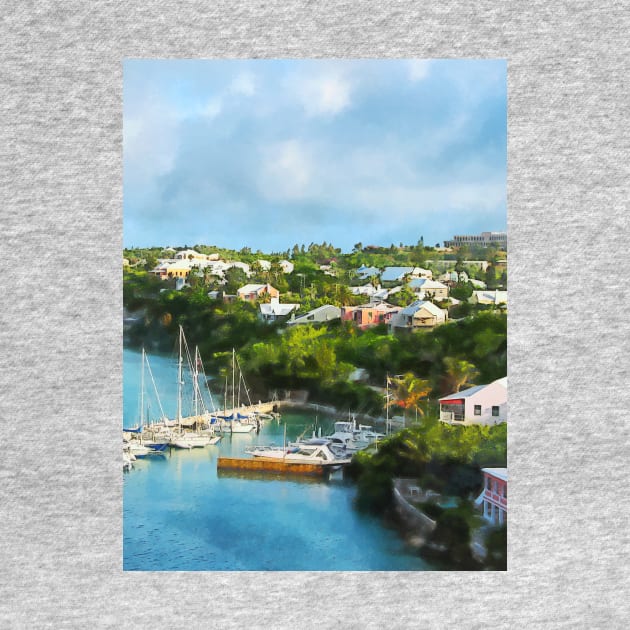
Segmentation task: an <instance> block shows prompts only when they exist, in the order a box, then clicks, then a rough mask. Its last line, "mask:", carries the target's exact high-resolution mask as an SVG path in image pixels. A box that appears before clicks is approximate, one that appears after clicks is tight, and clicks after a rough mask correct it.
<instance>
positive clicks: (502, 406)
mask: <svg viewBox="0 0 630 630" xmlns="http://www.w3.org/2000/svg"><path fill="white" fill-rule="evenodd" d="M507 396H508V394H507V376H504V377H503V378H499V379H497V380H496V381H492V383H489V384H488V385H475V386H474V387H470V388H468V389H465V390H463V391H461V392H455V393H453V394H449V395H448V396H443V397H442V398H440V420H441V421H442V422H449V423H451V424H453V423H457V424H485V425H493V424H500V423H502V422H507V413H508V399H507Z"/></svg>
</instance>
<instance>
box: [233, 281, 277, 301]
mask: <svg viewBox="0 0 630 630" xmlns="http://www.w3.org/2000/svg"><path fill="white" fill-rule="evenodd" d="M236 295H238V297H239V299H241V300H249V301H250V302H253V301H255V300H259V299H260V298H262V297H263V296H264V295H270V296H271V297H272V298H279V297H280V291H278V289H275V288H274V287H272V286H271V285H270V284H246V285H245V286H243V287H241V288H240V289H239V290H238V291H237V292H236Z"/></svg>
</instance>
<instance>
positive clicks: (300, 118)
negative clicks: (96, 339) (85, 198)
mask: <svg viewBox="0 0 630 630" xmlns="http://www.w3.org/2000/svg"><path fill="white" fill-rule="evenodd" d="M123 110H124V127H123V129H124V131H123V147H124V188H123V191H124V244H125V246H127V247H131V246H138V247H140V246H150V245H161V246H167V245H173V246H178V245H184V244H186V245H194V244H198V243H203V244H207V245H218V246H220V247H230V248H235V249H240V248H242V247H251V248H252V249H254V250H257V249H260V250H262V251H265V252H270V251H284V250H286V249H289V248H290V247H292V246H293V245H294V244H295V243H298V244H302V243H304V244H305V245H308V244H309V243H311V242H315V243H321V242H322V241H327V242H329V243H331V242H332V243H333V244H334V245H336V246H337V247H341V248H343V249H344V251H346V250H350V249H351V248H352V246H353V245H354V244H355V243H357V242H362V243H363V244H364V245H368V244H374V245H387V246H388V245H390V244H391V243H395V244H398V243H400V242H403V243H415V242H417V240H418V239H419V238H420V237H421V236H423V237H424V241H425V243H427V244H435V243H437V242H440V244H441V242H442V241H443V240H444V239H448V238H451V237H452V236H453V235H454V234H467V233H477V232H481V231H485V230H504V229H505V228H506V224H507V216H506V198H507V191H506V179H507V176H506V175H507V173H506V171H507V164H506V159H507V64H506V62H505V60H127V61H125V64H124V107H123Z"/></svg>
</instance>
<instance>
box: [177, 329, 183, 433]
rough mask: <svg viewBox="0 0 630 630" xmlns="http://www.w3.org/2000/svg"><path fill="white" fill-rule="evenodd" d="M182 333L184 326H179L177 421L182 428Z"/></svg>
mask: <svg viewBox="0 0 630 630" xmlns="http://www.w3.org/2000/svg"><path fill="white" fill-rule="evenodd" d="M182 333H183V328H182V327H181V326H180V327H179V359H178V362H177V423H178V424H179V428H180V430H181V428H182Z"/></svg>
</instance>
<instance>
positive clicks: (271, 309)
mask: <svg viewBox="0 0 630 630" xmlns="http://www.w3.org/2000/svg"><path fill="white" fill-rule="evenodd" d="M299 306H300V305H299V304H279V303H277V302H276V303H272V304H261V305H260V312H261V313H262V314H263V315H280V316H282V315H288V314H289V313H290V312H291V311H293V310H295V309H296V308H298V307H299Z"/></svg>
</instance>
